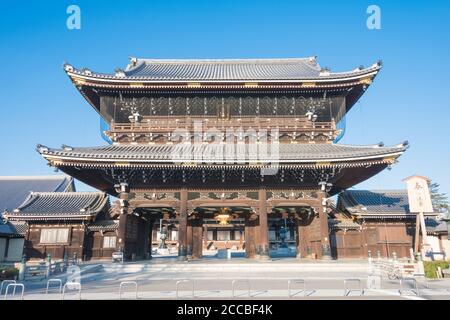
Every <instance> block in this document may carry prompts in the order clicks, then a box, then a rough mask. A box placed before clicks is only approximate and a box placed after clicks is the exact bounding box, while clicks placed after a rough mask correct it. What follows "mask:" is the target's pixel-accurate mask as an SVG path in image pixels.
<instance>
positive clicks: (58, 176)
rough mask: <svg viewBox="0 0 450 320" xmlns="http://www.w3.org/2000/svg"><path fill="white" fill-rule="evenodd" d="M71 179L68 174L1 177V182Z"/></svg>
mask: <svg viewBox="0 0 450 320" xmlns="http://www.w3.org/2000/svg"><path fill="white" fill-rule="evenodd" d="M67 178H71V177H70V176H69V175H67V174H59V175H42V176H0V180H46V179H54V180H58V179H67Z"/></svg>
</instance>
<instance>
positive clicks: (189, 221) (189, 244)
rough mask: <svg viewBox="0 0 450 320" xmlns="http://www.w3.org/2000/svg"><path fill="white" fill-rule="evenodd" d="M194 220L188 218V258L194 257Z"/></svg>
mask: <svg viewBox="0 0 450 320" xmlns="http://www.w3.org/2000/svg"><path fill="white" fill-rule="evenodd" d="M193 221H194V220H193V219H188V220H187V229H186V230H187V231H186V233H187V235H186V237H187V245H186V257H187V258H188V259H191V258H192V246H193V241H194V239H193V237H192V236H193V232H192V229H193V226H192V224H193V223H194V222H193Z"/></svg>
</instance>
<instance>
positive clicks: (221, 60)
mask: <svg viewBox="0 0 450 320" xmlns="http://www.w3.org/2000/svg"><path fill="white" fill-rule="evenodd" d="M137 61H138V63H139V61H143V62H145V63H156V64H159V63H160V64H164V63H167V64H185V63H193V64H213V63H230V64H232V63H233V64H234V63H242V64H247V63H267V62H271V63H284V62H296V61H301V62H304V61H311V62H312V61H314V62H316V57H315V56H311V57H299V58H242V59H241V58H217V59H214V58H205V59H190V58H187V59H176V58H175V59H152V58H137Z"/></svg>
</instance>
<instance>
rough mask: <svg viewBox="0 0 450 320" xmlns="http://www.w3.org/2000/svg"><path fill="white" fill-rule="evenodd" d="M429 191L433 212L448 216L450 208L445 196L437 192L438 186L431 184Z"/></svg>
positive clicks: (434, 183)
mask: <svg viewBox="0 0 450 320" xmlns="http://www.w3.org/2000/svg"><path fill="white" fill-rule="evenodd" d="M429 189H430V195H431V202H432V203H433V208H434V210H436V211H437V212H439V213H444V214H446V215H448V213H449V208H450V206H449V202H448V197H447V194H445V193H441V192H439V184H438V183H436V182H431V183H430V185H429Z"/></svg>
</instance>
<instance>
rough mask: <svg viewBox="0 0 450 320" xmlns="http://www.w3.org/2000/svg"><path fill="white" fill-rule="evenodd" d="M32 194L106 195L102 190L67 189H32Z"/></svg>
mask: <svg viewBox="0 0 450 320" xmlns="http://www.w3.org/2000/svg"><path fill="white" fill-rule="evenodd" d="M31 193H32V194H33V195H54V196H72V195H93V194H97V195H106V193H105V192H102V191H67V192H56V191H36V192H35V191H32V192H31Z"/></svg>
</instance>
